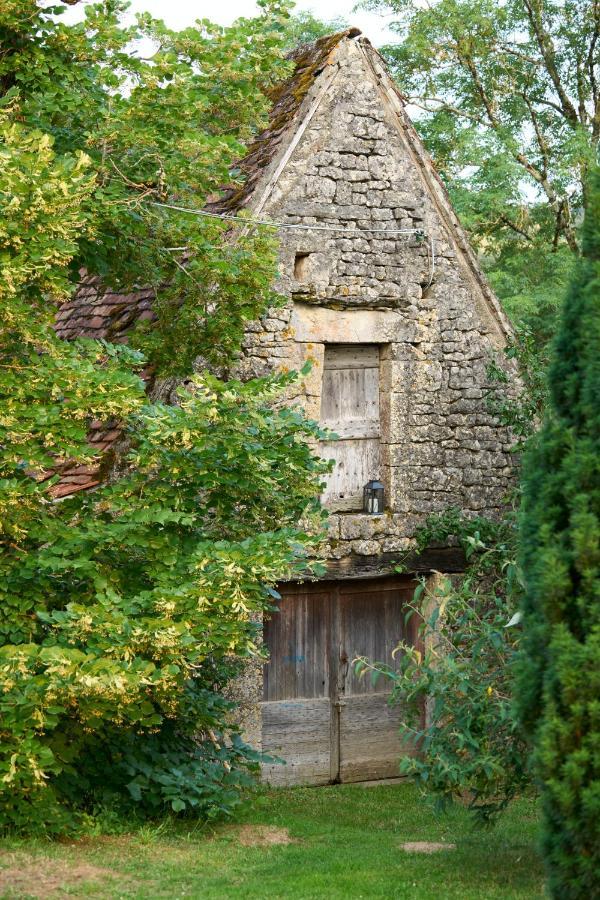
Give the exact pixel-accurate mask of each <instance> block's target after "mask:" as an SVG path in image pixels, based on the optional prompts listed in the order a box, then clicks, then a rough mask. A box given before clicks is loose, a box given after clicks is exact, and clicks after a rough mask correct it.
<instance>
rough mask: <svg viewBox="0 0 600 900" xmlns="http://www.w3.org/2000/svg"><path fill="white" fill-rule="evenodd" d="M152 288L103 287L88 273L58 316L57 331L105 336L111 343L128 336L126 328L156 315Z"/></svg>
mask: <svg viewBox="0 0 600 900" xmlns="http://www.w3.org/2000/svg"><path fill="white" fill-rule="evenodd" d="M153 298H154V291H153V290H152V288H141V289H140V290H137V291H133V292H132V293H129V294H119V293H117V292H115V291H111V290H108V289H104V290H103V287H102V282H101V280H100V278H98V277H97V276H93V277H92V276H89V275H88V276H85V277H84V278H83V279H82V281H81V284H80V285H79V288H78V289H77V292H76V294H75V296H74V297H73V298H72V299H71V300H68V301H67V302H66V303H65V304H64V305H63V306H62V307H61V308H60V311H59V312H58V315H57V316H56V332H57V334H58V336H59V337H61V338H65V340H72V339H73V338H76V337H89V338H104V340H107V341H111V343H113V344H115V343H123V342H124V341H126V340H127V337H126V335H127V331H128V330H129V329H130V328H131V327H132V325H134V324H135V323H136V322H139V321H140V320H143V319H153V318H154V313H153V312H152V300H153Z"/></svg>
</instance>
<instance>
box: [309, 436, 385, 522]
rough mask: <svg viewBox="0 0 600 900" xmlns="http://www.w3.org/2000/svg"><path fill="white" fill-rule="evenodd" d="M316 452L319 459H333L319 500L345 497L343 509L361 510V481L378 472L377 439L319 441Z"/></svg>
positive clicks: (379, 460)
mask: <svg viewBox="0 0 600 900" xmlns="http://www.w3.org/2000/svg"><path fill="white" fill-rule="evenodd" d="M319 454H320V456H321V457H322V458H323V459H332V460H334V468H333V471H332V472H331V473H330V475H329V477H328V478H327V480H326V487H325V490H324V491H323V495H322V498H321V502H322V503H323V504H324V505H327V504H329V503H331V502H337V501H340V500H347V501H349V505H348V507H347V508H349V509H362V502H363V488H364V486H365V484H366V483H367V482H368V481H370V480H371V479H372V478H376V477H377V476H378V475H379V474H380V471H379V470H380V467H381V447H380V444H379V440H378V438H365V439H361V440H343V441H322V442H321V443H320V445H319Z"/></svg>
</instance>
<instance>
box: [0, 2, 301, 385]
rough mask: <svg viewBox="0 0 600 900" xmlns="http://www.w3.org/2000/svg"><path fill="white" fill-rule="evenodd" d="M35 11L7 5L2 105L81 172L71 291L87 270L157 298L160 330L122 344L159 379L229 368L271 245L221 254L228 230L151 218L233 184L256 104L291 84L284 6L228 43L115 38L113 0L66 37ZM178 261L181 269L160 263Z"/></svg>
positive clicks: (155, 31) (256, 304)
mask: <svg viewBox="0 0 600 900" xmlns="http://www.w3.org/2000/svg"><path fill="white" fill-rule="evenodd" d="M43 6H45V4H43V5H42V4H38V3H37V2H35V0H11V2H9V3H8V4H6V3H3V4H2V9H1V11H0V43H1V44H2V48H3V51H2V55H1V56H0V88H1V89H0V101H1V102H2V103H3V104H5V105H6V104H12V105H13V113H12V115H11V118H12V119H14V120H15V121H19V122H21V123H23V124H24V126H25V127H26V128H27V129H36V130H39V131H41V132H42V133H43V134H46V135H48V136H50V137H51V138H52V139H53V140H54V149H55V151H56V152H57V153H58V154H59V155H61V156H62V155H63V154H77V153H78V152H84V153H85V154H86V155H87V156H89V158H90V165H91V172H93V174H94V176H95V183H94V189H93V192H92V193H91V194H90V196H89V199H88V202H87V203H84V204H83V210H82V213H83V214H84V215H85V216H86V217H87V219H88V222H89V231H88V232H87V233H86V234H84V233H82V234H81V235H80V239H79V241H78V244H77V249H76V252H75V253H74V254H73V256H72V262H71V275H72V278H75V276H76V273H77V272H78V270H79V269H80V268H81V267H82V266H83V267H85V268H86V269H87V270H88V271H90V272H92V273H94V274H100V275H102V276H103V278H104V279H105V280H106V281H107V283H109V284H111V285H112V286H113V287H121V288H123V289H128V288H131V287H132V286H134V285H136V284H140V283H142V284H147V285H151V286H153V287H154V288H155V289H156V291H157V294H158V300H157V303H156V304H155V309H156V312H157V313H158V315H159V323H158V326H157V325H155V326H154V328H153V332H152V336H149V335H139V336H138V337H136V338H135V339H132V344H133V345H134V346H137V347H143V348H144V350H145V351H146V352H147V353H149V355H150V357H151V360H152V361H153V362H154V363H156V364H158V365H159V366H160V368H161V369H162V370H163V371H170V372H173V373H177V374H184V375H185V374H187V373H188V372H189V371H190V369H191V364H192V361H193V360H194V359H195V358H196V357H197V356H198V355H199V354H202V355H203V356H204V357H205V358H206V359H207V360H208V361H210V362H213V363H217V364H219V365H224V364H226V363H227V361H228V360H229V358H230V357H231V354H232V353H233V352H234V351H235V350H236V349H237V347H238V345H239V340H240V338H241V334H242V330H243V323H244V321H246V320H248V319H253V318H255V317H256V316H257V315H258V314H259V313H260V311H261V310H263V309H264V308H265V306H266V305H267V304H268V302H269V301H270V300H271V299H272V296H271V292H270V285H271V282H272V280H273V274H274V270H275V263H274V256H273V252H272V250H273V248H272V244H271V242H270V239H269V238H266V237H265V236H264V233H263V232H261V233H259V234H257V233H255V232H251V233H248V234H246V235H241V234H238V235H236V239H235V240H223V233H224V229H225V226H224V225H223V224H221V223H218V222H214V221H210V220H207V219H204V218H199V217H196V216H192V215H188V214H186V213H181V212H177V211H175V210H172V209H165V208H162V207H158V206H156V205H153V204H155V203H160V202H166V203H169V202H171V203H173V204H174V205H178V206H182V207H191V208H195V209H202V207H203V206H204V205H205V203H206V200H207V198H208V197H209V196H210V195H211V194H214V192H215V191H218V190H219V189H220V188H221V187H222V186H223V185H225V184H229V183H232V182H235V178H236V177H237V176H239V172H236V170H235V162H236V160H237V159H239V157H240V156H241V155H243V142H244V141H247V140H248V139H249V138H250V137H251V136H252V134H253V133H254V131H255V129H256V128H257V127H258V126H259V125H260V124H261V122H262V121H264V116H265V114H266V111H267V109H268V107H269V101H268V99H267V97H266V96H265V95H264V93H263V91H264V90H265V89H267V88H268V87H269V85H270V84H272V83H273V81H274V80H275V79H277V78H279V77H281V76H282V74H284V73H285V72H287V71H288V66H289V64H288V63H286V62H285V61H284V59H283V50H284V48H285V34H284V29H285V22H286V19H285V16H284V7H282V6H280V4H279V3H278V2H277V0H272V2H271V0H265V2H264V4H263V8H264V14H263V15H262V16H259V17H257V18H255V19H249V20H243V19H242V20H239V21H238V22H236V23H234V25H232V26H231V27H230V28H226V29H224V28H220V27H217V26H214V25H212V24H211V23H209V22H207V21H203V22H202V23H199V25H198V27H193V28H187V29H185V30H183V31H181V32H173V31H170V30H169V29H167V28H166V27H165V26H164V24H163V23H162V22H160V21H157V20H153V19H152V18H151V17H150V16H149V15H146V14H145V15H143V16H138V20H137V24H136V25H135V26H133V27H129V28H124V27H122V26H121V25H120V24H119V20H120V16H121V14H122V12H123V11H124V9H125V8H126V4H125V3H123V2H122V0H105V2H101V3H99V4H97V5H95V6H87V7H86V10H85V12H86V18H85V21H84V22H83V23H82V24H80V25H74V26H67V25H64V24H61V23H60V22H57V21H55V20H54V19H53V18H52V16H51V15H50V13H51V11H52V9H51V8H48V7H46V9H45V11H44V9H43ZM56 9H60V7H56ZM142 39H145V43H144V44H143V45H139V41H141V40H142ZM149 41H151V46H152V48H153V50H152V51H151V53H150V57H149V58H145V57H144V58H143V57H142V56H141V55H140V54H141V52H142V50H141V49H140V46H142V47H143V49H144V52H145V53H148V42H149ZM136 48H138V49H137V50H136ZM182 247H184V248H187V253H186V254H185V256H184V255H182V251H181V249H180V250H179V251H176V250H172V249H171V248H182ZM208 313H210V315H209V314H208Z"/></svg>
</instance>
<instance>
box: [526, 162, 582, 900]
mask: <svg viewBox="0 0 600 900" xmlns="http://www.w3.org/2000/svg"><path fill="white" fill-rule="evenodd" d="M582 250H583V253H582V258H581V260H580V261H579V263H578V267H577V270H576V273H575V276H574V279H573V282H572V284H571V287H570V290H569V292H568V294H567V298H566V301H565V304H564V309H563V312H562V319H561V322H560V326H559V331H558V335H557V337H556V339H555V343H554V358H553V362H552V365H551V368H550V405H549V411H548V414H547V420H546V422H545V424H544V427H543V429H542V431H541V433H540V435H539V438H538V440H537V441H535V442H534V444H533V445H532V446H531V449H530V451H529V453H528V454H527V459H526V464H525V478H524V497H523V511H522V522H521V542H522V547H521V562H522V567H523V571H524V578H525V598H524V606H523V614H524V619H523V621H524V636H523V642H522V650H521V659H520V669H519V672H518V683H517V688H518V689H517V703H518V706H519V713H520V717H521V720H522V722H523V724H524V725H525V727H526V729H527V731H528V733H529V735H530V737H531V739H532V742H533V747H534V766H535V771H536V775H537V778H538V780H539V783H540V786H541V790H542V799H543V811H544V855H545V859H546V863H547V868H548V873H549V889H550V892H551V895H552V896H553V897H560V898H561V900H570V898H578V900H579V898H586V900H589V898H593V897H595V898H597V897H600V173H598V172H596V173H595V175H594V178H593V179H592V181H591V183H590V187H589V203H588V209H587V213H586V220H585V224H584V235H583V246H582Z"/></svg>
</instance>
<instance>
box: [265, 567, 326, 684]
mask: <svg viewBox="0 0 600 900" xmlns="http://www.w3.org/2000/svg"><path fill="white" fill-rule="evenodd" d="M282 592H283V593H282V600H281V602H280V603H279V604H278V611H277V612H274V613H273V614H272V615H271V617H270V618H269V619H268V620H267V621H266V622H265V627H264V633H263V638H264V643H265V646H266V648H267V650H268V652H269V661H268V662H267V663H266V664H265V666H264V680H263V700H290V699H294V698H301V697H327V696H328V695H329V667H328V662H327V647H328V645H329V614H330V613H329V594H330V588H329V587H327V586H324V585H323V584H320V585H316V584H313V585H311V584H309V583H307V584H306V585H297V586H296V585H295V586H293V588H291V589H290V588H287V589H286V588H285V587H284V588H282Z"/></svg>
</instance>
